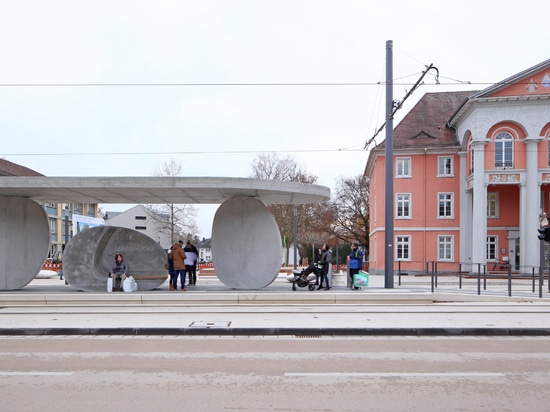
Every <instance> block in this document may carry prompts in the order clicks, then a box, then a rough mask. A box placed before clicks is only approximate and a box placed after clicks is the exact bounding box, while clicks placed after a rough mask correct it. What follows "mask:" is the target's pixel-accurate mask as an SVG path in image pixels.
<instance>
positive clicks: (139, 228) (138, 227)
mask: <svg viewBox="0 0 550 412" xmlns="http://www.w3.org/2000/svg"><path fill="white" fill-rule="evenodd" d="M135 228H136V230H147V226H136V227H135Z"/></svg>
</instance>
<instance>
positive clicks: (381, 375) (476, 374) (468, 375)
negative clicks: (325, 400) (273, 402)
mask: <svg viewBox="0 0 550 412" xmlns="http://www.w3.org/2000/svg"><path fill="white" fill-rule="evenodd" d="M285 376H302V377H315V378H316V377H336V378H340V377H342V378H347V377H350V378H498V377H503V376H506V375H505V374H504V373H491V372H465V373H462V372H456V373H438V372H433V373H407V372H402V373H399V372H397V373H396V372H389V373H377V372H365V373H362V372H320V373H292V372H288V373H285Z"/></svg>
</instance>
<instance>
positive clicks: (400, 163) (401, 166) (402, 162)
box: [395, 157, 411, 177]
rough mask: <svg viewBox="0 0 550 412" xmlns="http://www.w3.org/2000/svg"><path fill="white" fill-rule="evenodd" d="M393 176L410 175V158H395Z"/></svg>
mask: <svg viewBox="0 0 550 412" xmlns="http://www.w3.org/2000/svg"><path fill="white" fill-rule="evenodd" d="M395 166H396V173H395V177H411V158H410V157H398V158H397V159H395Z"/></svg>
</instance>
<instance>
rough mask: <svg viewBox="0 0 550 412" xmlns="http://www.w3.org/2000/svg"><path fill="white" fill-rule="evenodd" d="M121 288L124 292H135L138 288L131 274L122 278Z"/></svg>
mask: <svg viewBox="0 0 550 412" xmlns="http://www.w3.org/2000/svg"><path fill="white" fill-rule="evenodd" d="M122 290H123V291H124V292H135V291H137V290H138V285H137V282H136V280H135V279H134V277H133V276H128V277H126V279H124V283H123V284H122Z"/></svg>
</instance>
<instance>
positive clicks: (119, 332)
mask: <svg viewBox="0 0 550 412" xmlns="http://www.w3.org/2000/svg"><path fill="white" fill-rule="evenodd" d="M60 335H71V336H75V335H80V336H99V335H103V336H104V335H113V336H146V335H153V336H159V335H170V336H260V335H261V336H279V335H280V336H289V335H295V336H297V337H321V336H382V335H389V336H396V335H401V336H550V328H353V329H351V328H311V329H309V328H218V327H212V328H207V327H203V328H131V327H130V328H3V329H0V336H60Z"/></svg>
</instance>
